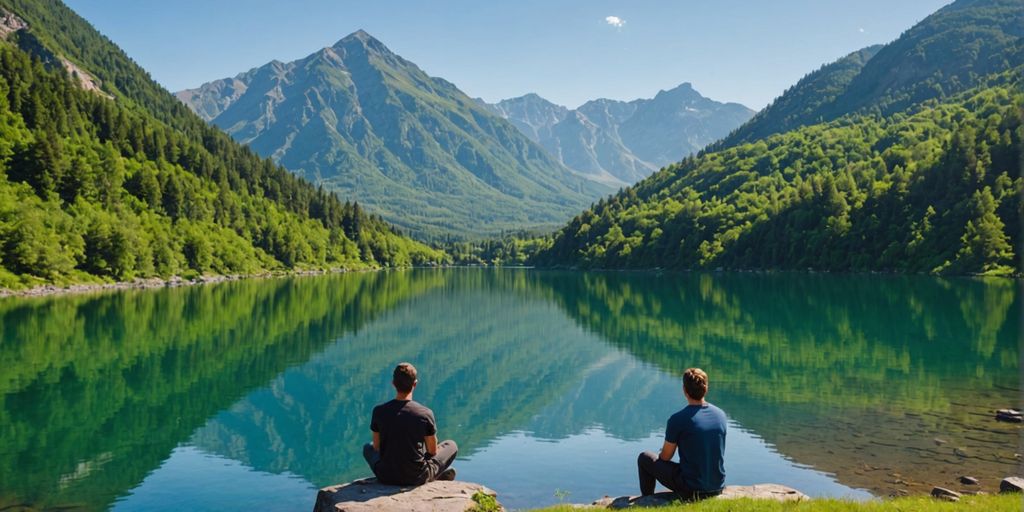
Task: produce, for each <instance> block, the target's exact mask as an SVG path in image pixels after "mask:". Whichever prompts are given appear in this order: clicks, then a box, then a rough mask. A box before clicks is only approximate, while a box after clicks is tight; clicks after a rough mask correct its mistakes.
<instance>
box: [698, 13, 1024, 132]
mask: <svg viewBox="0 0 1024 512" xmlns="http://www.w3.org/2000/svg"><path fill="white" fill-rule="evenodd" d="M1022 37H1024V7H1022V4H1021V2H1020V0H959V1H957V2H953V3H952V4H950V5H947V6H946V7H943V8H942V9H939V10H938V11H937V12H935V13H934V14H932V15H931V16H928V17H927V18H926V19H925V20H923V21H922V22H921V23H918V24H917V25H915V26H914V27H912V28H910V29H909V30H907V31H905V32H904V33H903V34H902V35H900V37H899V38H898V39H896V40H895V41H893V42H891V43H889V44H887V45H885V46H872V47H869V48H865V49H862V50H859V51H857V52H854V53H852V54H850V55H847V56H846V57H843V58H842V59H840V60H838V61H836V62H834V63H832V64H829V65H827V66H823V67H822V68H821V69H819V70H818V71H815V72H814V73H811V74H809V75H807V76H806V77H804V79H803V80H800V81H799V82H798V83H797V84H796V85H794V86H793V87H791V88H790V89H789V90H787V91H786V92H785V93H784V94H783V95H782V96H781V97H779V98H778V99H776V100H775V101H774V102H773V103H772V104H771V105H769V106H768V107H766V108H765V109H764V110H762V111H761V112H759V113H758V114H757V115H756V116H755V117H754V119H753V120H751V121H750V122H749V123H747V124H745V125H743V126H742V127H740V128H739V129H737V130H736V131H735V132H733V133H732V134H730V135H729V137H726V138H725V139H724V140H723V141H721V142H720V143H719V144H716V145H715V146H714V147H715V148H722V147H729V146H733V145H736V144H739V143H743V142H752V141H755V140H757V139H760V138H763V137H766V136H768V135H771V134H773V133H781V132H785V131H789V130H791V129H794V128H798V127H800V126H805V125H810V124H817V123H821V122H826V121H831V120H833V119H837V118H839V117H842V116H844V115H847V114H851V113H855V112H865V113H872V114H878V115H889V114H893V113H896V112H900V111H902V110H905V109H907V108H909V107H911V106H913V105H916V104H919V103H921V102H923V101H925V100H928V99H934V98H939V99H941V98H946V97H949V96H952V95H955V94H958V93H960V92H963V91H965V90H967V89H970V88H972V87H975V86H977V85H979V84H980V83H982V82H983V81H984V79H985V77H987V76H988V75H991V74H995V73H1000V72H1002V71H1005V70H1007V69H1010V68H1012V67H1014V66H1016V65H1020V64H1021V62H1024V55H1022V53H1024V45H1022V43H1021V38H1022Z"/></svg>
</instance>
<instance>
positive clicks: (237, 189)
mask: <svg viewBox="0 0 1024 512" xmlns="http://www.w3.org/2000/svg"><path fill="white" fill-rule="evenodd" d="M0 7H2V8H4V9H6V10H7V11H8V12H10V13H13V14H15V15H16V16H17V18H13V17H11V16H7V17H6V18H5V27H6V28H7V30H5V31H4V32H11V33H8V34H6V38H7V41H6V42H2V43H0V131H2V133H3V135H2V136H0V171H2V177H3V179H0V265H2V266H0V287H7V288H10V287H21V286H26V285H32V284H39V283H44V282H58V283H60V282H69V281H88V280H93V279H116V280H126V279H132V278H134V277H145V276H164V277H166V276H171V275H191V274H197V273H218V274H223V273H249V272H257V271H262V270H270V269H290V268H311V267H315V268H323V267H363V266H376V265H408V264H413V263H426V262H428V261H439V260H441V259H442V258H443V257H444V256H443V255H442V254H441V253H439V252H437V251H433V250H431V249H429V248H427V247H426V246H423V245H422V244H419V243H416V242H413V241H411V240H409V239H406V238H403V237H401V236H400V235H399V234H397V233H396V232H395V231H394V230H393V229H392V228H391V227H390V226H388V225H387V224H385V223H384V222H382V221H381V220H380V219H378V218H375V217H372V216H368V215H366V214H365V213H364V212H363V211H362V210H361V209H360V208H359V207H358V205H355V204H342V203H341V202H339V201H338V199H337V198H336V197H334V196H333V195H331V194H329V193H327V192H324V191H323V190H319V189H317V188H315V187H313V186H312V185H310V184H308V183H306V182H304V181H302V180H301V179H298V178H296V177H294V176H292V175H291V174H290V173H288V172H287V171H286V170H284V169H282V168H280V167H278V166H276V165H274V164H273V163H272V162H270V161H269V160H265V159H261V158H259V157H258V156H256V155H255V154H253V153H252V152H251V151H249V150H248V149H246V148H244V147H241V146H240V145H238V144H237V143H235V142H234V141H232V140H231V139H230V138H229V137H228V136H226V135H224V134H223V133H221V132H219V131H217V130H216V129H214V128H210V127H208V126H206V125H205V123H203V121H202V120H201V119H199V118H198V117H196V116H195V115H193V114H192V113H191V112H189V111H188V109H186V108H184V107H183V106H182V105H180V103H178V102H177V100H175V98H174V97H173V96H172V95H171V94H170V93H168V92H166V91H164V90H163V89H162V88H160V86H158V85H157V84H155V83H154V82H152V80H150V79H149V77H148V75H146V73H145V72H144V71H143V70H141V68H139V67H138V66H136V65H135V64H134V63H133V62H132V61H131V60H130V59H128V58H127V57H126V56H125V55H124V54H123V53H122V52H121V51H120V50H119V49H117V47H116V46H114V45H113V44H112V43H110V41H108V40H107V39H106V38H103V37H102V36H100V35H99V34H98V33H96V32H95V31H94V30H93V29H92V27H91V26H89V25H88V24H87V23H86V22H85V21H84V20H82V19H81V18H79V17H78V16H77V15H75V14H74V13H73V12H72V11H70V10H69V9H67V7H66V6H64V5H63V4H61V3H59V2H56V1H49V0H38V1H34V0H0ZM20 20H24V22H27V28H24V27H23V26H22V25H24V23H21V22H20ZM68 66H74V67H75V68H77V70H76V71H75V72H74V73H69V72H68V71H67V70H66V67H68ZM83 70H84V71H83ZM86 73H87V74H88V75H92V77H91V78H90V77H87V76H85V74H86ZM83 77H85V78H86V79H89V80H91V81H92V83H94V84H98V85H99V87H100V88H101V90H100V91H96V90H87V88H86V87H83V86H82V81H83Z"/></svg>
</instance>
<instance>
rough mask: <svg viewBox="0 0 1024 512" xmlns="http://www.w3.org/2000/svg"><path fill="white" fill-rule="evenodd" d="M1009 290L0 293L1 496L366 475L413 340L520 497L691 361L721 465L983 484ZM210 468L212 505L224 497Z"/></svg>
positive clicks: (458, 430)
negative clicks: (205, 477)
mask: <svg viewBox="0 0 1024 512" xmlns="http://www.w3.org/2000/svg"><path fill="white" fill-rule="evenodd" d="M1019 296H1020V294H1019V293H1018V290H1017V288H1016V283H1014V282H1012V281H1005V280H996V281H981V280H942V279H933V278H923V277H867V276H820V275H819V276H814V275H811V276H807V275H797V274H792V275H790V274H787V275H744V274H721V275H690V274H683V275H653V274H620V273H609V274H603V273H602V274H595V273H569V272H564V273H563V272H539V271H525V270H518V271H516V270H499V271H492V270H452V271H411V272H398V273H378V274H357V275H345V276H329V277H319V278H303V279H293V280H267V281H248V282H239V283H227V284H223V285H217V286H209V287H200V288H190V289H177V290H161V291H146V292H131V293H118V294H109V295H102V296H91V297H62V298H47V299H17V300H5V301H0V333H2V335H3V338H2V344H0V438H2V440H3V442H2V443H0V482H2V484H0V505H6V504H15V503H27V504H31V505H32V506H36V507H44V506H51V505H68V504H79V505H81V506H82V507H83V508H86V509H104V508H108V507H110V506H111V504H112V503H113V502H114V501H115V500H116V499H118V497H119V496H121V497H124V496H127V495H128V494H129V493H132V495H131V496H128V497H126V498H123V499H122V501H121V503H120V506H121V507H125V508H128V509H148V508H153V507H158V503H160V502H157V501H152V500H150V501H145V500H142V499H141V498H140V496H144V495H147V494H149V493H146V492H143V491H144V490H145V489H147V488H150V489H151V488H152V487H151V486H152V485H153V481H154V479H156V482H157V483H160V482H167V481H171V482H174V481H176V482H178V483H179V484H180V486H179V487H176V488H177V489H178V490H179V492H183V493H189V492H190V491H189V487H188V483H189V482H194V478H195V475H194V474H190V472H189V471H186V470H182V469H181V468H187V467H191V468H193V470H190V471H194V469H195V467H196V465H197V464H199V465H201V463H202V461H215V462H209V464H217V463H220V462H216V461H224V460H227V461H235V462H237V463H241V464H243V465H244V468H243V469H245V468H248V469H245V470H244V471H243V470H239V471H236V472H230V473H229V474H233V475H236V476H235V477H225V478H227V479H228V480H231V479H232V478H235V479H236V480H237V481H238V482H241V481H246V482H250V481H252V482H255V481H256V480H252V479H253V478H256V477H254V476H253V475H259V478H270V476H273V475H286V478H287V479H289V481H296V482H298V481H301V482H302V483H301V484H300V483H294V484H293V483H288V484H281V489H287V492H286V491H284V490H282V492H281V495H282V496H283V495H285V494H287V495H289V496H293V497H294V496H298V495H301V494H302V489H307V488H311V486H313V485H316V486H319V485H326V484H329V483H334V482H337V481H342V480H348V479H351V478H354V477H357V476H362V475H363V474H365V469H364V468H363V467H362V460H361V457H360V456H359V454H358V451H357V448H358V446H359V443H361V442H362V441H363V440H364V438H365V437H366V434H367V429H368V426H367V424H366V421H367V420H366V418H367V416H368V413H369V410H370V408H372V406H373V405H374V404H375V403H377V402H379V401H381V400H384V399H386V398H387V393H388V391H387V382H388V378H389V368H390V367H391V366H392V365H393V364H394V363H395V362H396V361H398V360H402V359H408V360H412V361H415V362H416V363H417V366H418V367H419V368H420V370H421V373H422V374H423V375H424V379H423V382H422V385H421V387H420V388H419V390H418V395H417V398H418V399H421V400H422V401H424V402H426V403H428V404H429V405H430V406H431V407H432V408H434V410H435V412H436V413H437V416H438V419H439V422H440V428H441V429H442V435H445V436H451V437H455V438H456V439H458V440H459V442H460V446H461V447H462V449H463V455H464V456H465V457H466V459H467V462H465V463H464V470H460V471H464V473H463V475H464V476H466V477H467V478H470V477H472V476H473V474H476V475H477V476H479V477H480V479H496V480H498V481H495V482H488V481H484V483H487V484H490V485H492V486H494V487H496V488H498V489H499V490H504V489H505V488H508V492H509V493H511V494H512V495H522V496H523V498H522V500H524V501H523V503H526V504H532V503H535V502H536V501H537V500H539V499H540V498H539V496H540V495H538V494H536V493H534V494H532V495H531V494H530V492H531V491H530V489H527V488H526V487H524V486H521V485H520V486H516V485H515V484H513V483H512V482H513V481H526V480H528V479H529V478H541V479H542V480H545V481H547V482H548V483H549V484H550V485H549V486H555V487H557V486H559V485H562V484H560V482H559V480H562V479H564V478H565V473H564V470H563V469H559V468H560V466H559V463H560V462H558V461H551V462H550V463H547V464H543V463H540V464H539V463H536V462H534V463H532V464H531V463H528V462H516V460H518V459H517V458H516V457H513V456H511V455H508V454H509V453H513V452H514V453H517V454H520V455H527V454H530V453H533V452H531V450H536V453H538V454H543V453H544V451H543V450H541V448H543V446H542V445H543V444H545V443H546V445H547V446H548V447H549V448H550V450H549V451H551V452H552V453H554V452H558V450H561V449H562V448H565V447H567V446H570V445H571V446H575V445H576V444H579V443H584V444H585V443H587V442H592V443H597V444H596V445H595V446H609V447H614V450H613V451H615V450H617V451H615V453H616V454H617V455H615V456H616V457H622V456H624V455H623V454H626V453H627V452H628V453H631V452H634V451H636V450H637V448H638V447H641V446H642V447H643V448H649V446H647V445H648V444H650V443H651V442H656V439H655V438H656V433H658V432H660V430H661V429H662V428H663V426H664V420H665V418H666V417H667V415H668V414H669V413H670V412H671V411H672V410H674V408H676V407H678V401H677V400H678V383H677V381H676V378H675V377H674V375H677V374H678V373H679V371H680V370H681V369H683V368H686V367H687V366H690V365H695V364H699V365H701V366H703V367H704V368H705V369H707V370H708V371H709V373H711V375H712V391H711V397H712V399H713V400H714V401H715V402H716V403H718V404H719V405H721V406H722V407H723V408H724V409H725V410H726V411H727V412H728V413H729V415H730V417H731V418H732V419H733V420H734V421H736V422H737V425H738V426H739V427H742V428H741V429H740V428H738V429H737V432H740V431H741V430H745V431H746V433H745V434H743V436H739V437H736V438H735V439H741V438H742V439H745V440H747V441H748V442H749V444H747V445H744V444H743V442H740V441H738V442H737V444H733V445H731V446H733V447H738V446H748V447H749V449H747V450H743V451H739V452H737V453H735V454H731V455H730V457H731V458H730V461H729V465H730V467H731V468H733V469H731V470H730V475H731V476H730V483H741V482H739V481H737V480H733V479H734V478H743V477H744V476H743V475H746V477H748V478H751V479H755V480H756V479H757V477H758V476H760V480H773V479H777V477H778V476H779V475H780V474H782V473H784V472H785V471H792V476H791V478H793V479H796V480H794V481H798V482H800V485H806V486H810V487H812V488H805V490H806V491H808V492H811V493H815V494H842V493H844V492H847V491H848V490H849V487H862V488H868V489H871V490H873V491H874V492H875V493H878V494H887V493H891V492H896V491H899V490H901V489H906V490H910V491H914V492H920V491H922V490H923V491H924V492H926V491H927V490H928V489H927V488H930V487H929V486H930V485H935V484H942V483H946V480H951V479H953V478H955V476H958V475H959V474H961V473H964V472H970V473H972V474H974V475H975V476H979V477H980V478H982V481H983V484H986V485H989V486H994V485H995V483H997V482H998V479H999V478H1001V477H1002V476H1005V475H1006V474H1010V473H1014V472H1017V473H1019V472H1020V465H1019V464H1020V463H1019V459H1017V458H1015V457H1014V453H1020V452H1021V451H1022V450H1021V449H1020V447H1019V446H1020V439H1021V438H1020V433H1021V429H1020V428H1019V427H1017V426H1015V425H1007V424H1001V423H995V422H993V421H992V420H991V419H990V415H989V414H988V413H987V411H988V410H989V409H993V408H997V407H1005V406H1011V405H1013V404H1019V403H1020V398H1019V368H1020V364H1019V356H1020V350H1019V344H1018V340H1019V336H1020V326H1019V323H1018V318H1017V315H1016V312H1019V311H1020V308H1021V305H1020V302H1019ZM652 435H654V436H655V438H652ZM744 436H745V437H744ZM652 439H655V441H651V440H652ZM762 439H763V442H762V441H760V440H762ZM588 440H589V441H588ZM755 441H756V442H755ZM758 442H759V443H761V444H760V445H758V444H757V443H758ZM764 442H767V444H764ZM524 443H527V444H530V446H533V447H534V448H530V449H527V448H526V447H525V445H524ZM757 446H763V449H760V451H758V449H757ZM510 447H513V448H512V452H510V451H509V450H510ZM516 447H518V448H516ZM553 447H558V449H555V448H553ZM774 450H777V451H778V452H780V453H781V454H782V455H783V456H784V457H786V458H781V457H779V455H778V454H777V453H775V452H774ZM558 453H561V452H558ZM196 454H200V455H196ZM503 454H505V455H503ZM755 454H761V455H759V456H755ZM765 454H767V455H765ZM598 456H600V452H598ZM216 457H221V459H217V458H216ZM758 457H760V458H758ZM520 458H522V457H520ZM631 458H632V456H630V457H629V459H631ZM179 459H181V460H179ZM182 461H184V462H185V463H184V464H179V462H182ZM196 461H199V462H196ZM624 464H626V466H625V467H626V468H627V469H626V471H627V472H628V473H629V474H632V468H631V467H630V466H629V465H630V464H632V460H626V461H625V462H624ZM802 466H811V467H813V468H815V470H816V471H811V470H809V469H805V468H803V467H802ZM158 468H159V469H158ZM586 468H587V471H590V473H588V474H589V475H591V476H595V478H598V480H601V482H603V483H600V485H604V486H605V487H604V489H605V491H604V492H615V490H614V489H611V488H608V487H609V486H610V485H611V483H612V482H618V481H621V480H622V478H620V477H619V476H617V475H618V473H615V471H620V470H621V466H620V465H619V463H618V462H614V463H611V462H609V461H603V462H602V463H600V464H599V463H594V464H587V465H586ZM822 472H824V473H822ZM466 473H468V474H466ZM826 474H834V475H836V477H835V478H836V479H838V484H837V483H836V482H835V481H834V479H833V478H831V477H828V476H827V475H826ZM147 475H150V476H149V477H148V478H147ZM268 475H269V476H268ZM289 475H290V476H289ZM503 475H504V477H503ZM516 475H519V477H518V480H517V479H516V478H515V476H516ZM161 478H164V479H167V480H160V479H161ZM175 478H177V480H175ZM144 479H146V480H145V483H144V484H142V485H141V487H140V482H143V480H144ZM296 479H298V480H296ZM801 479H802V480H801ZM257 480H258V479H257ZM259 481H262V480H259ZM236 483H237V482H236ZM201 484H205V485H202V488H201V489H200V488H198V487H196V488H194V489H193V491H195V492H197V493H198V492H201V494H203V495H204V496H208V497H209V499H207V500H205V501H202V500H200V501H201V502H202V503H206V504H207V505H208V506H210V507H211V508H216V506H215V505H213V504H215V503H223V502H224V501H223V500H227V499H228V497H229V496H231V495H232V494H231V492H230V491H229V490H228V486H229V485H230V484H231V482H225V484H224V485H223V486H220V485H221V484H218V485H212V486H211V485H209V484H208V481H204V482H196V485H201ZM841 484H845V486H849V487H845V486H844V485H841ZM259 485H263V484H259ZM627 485H629V488H630V489H631V488H632V481H629V482H627ZM147 486H150V487H147ZM218 486H220V489H221V491H220V492H219V491H218V490H217V489H218ZM568 486H569V485H568V484H565V485H563V486H562V488H566V487H568ZM166 487H167V486H166V485H165V486H164V488H166ZM925 487H927V488H925ZM235 490H236V491H237V488H236V489H235ZM542 492H543V493H549V490H544V491H542ZM575 492H576V493H577V494H575V495H574V496H573V498H579V499H587V498H590V497H591V496H588V495H587V493H598V492H600V488H598V487H590V488H585V487H581V488H577V490H576V491H575ZM550 498H551V499H548V500H546V502H551V501H552V500H553V496H551V497H550ZM282 499H284V498H283V497H282ZM289 499H296V498H289ZM309 499H310V500H311V499H312V498H311V497H310V498H309ZM218 500H221V501H218ZM200 501H197V503H200ZM268 506H269V503H268ZM303 506H305V505H303Z"/></svg>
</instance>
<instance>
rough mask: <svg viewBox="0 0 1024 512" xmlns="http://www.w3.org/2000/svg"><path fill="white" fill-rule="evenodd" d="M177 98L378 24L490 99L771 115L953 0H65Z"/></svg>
mask: <svg viewBox="0 0 1024 512" xmlns="http://www.w3.org/2000/svg"><path fill="white" fill-rule="evenodd" d="M66 1H67V3H68V4H69V5H70V6H71V8H73V9H75V10H76V11H77V12H78V13H79V14H81V15H82V16H84V17H85V18H86V19H87V20H89V21H90V22H91V23H92V24H93V25H95V26H96V27H97V28H98V29H99V30H100V31H101V32H103V34H105V35H106V36H108V37H109V38H111V39H112V40H113V41H114V42H115V43H117V44H118V45H119V46H121V48H123V49H124V50H125V51H126V52H128V54H129V55H130V56H132V58H134V59H135V60H136V61H137V62H138V63H140V64H141V65H142V66H143V67H145V68H146V69H147V70H148V71H149V72H150V73H151V74H152V75H153V77H154V78H155V79H156V80H157V81H159V82H160V83H161V84H163V85H164V86H166V87H167V88H168V89H170V90H172V91H174V90H180V89H183V88H190V87H196V86H198V85H200V84H202V83H204V82H207V81H210V80H215V79H218V78H224V77H228V76H234V75H236V74H238V73H239V72H242V71H245V70H248V69H250V68H252V67H255V66H259V65H262V64H265V63H267V62H269V61H270V60H272V59H278V60H282V61H289V60H294V59H297V58H300V57H303V56H305V55H308V54H310V53H312V52H314V51H316V50H317V49H319V48H322V47H324V46H330V45H331V44H333V43H334V42H335V41H337V40H338V39H341V38H342V37H344V36H345V35H347V34H349V33H351V32H354V31H355V30H357V29H360V28H362V29H365V30H366V31H368V32H369V33H370V34H372V35H373V36H375V37H377V38H378V39H380V40H381V41H383V42H384V44H386V45H387V46H388V47H389V48H391V49H392V50H393V51H395V52H396V53H398V54H399V55H402V56H403V57H405V58H406V59H409V60H411V61H413V62H415V63H416V64H418V65H419V66H420V67H421V68H423V69H424V70H425V71H426V72H427V73H429V74H431V75H434V76H440V77H443V78H445V79H447V80H450V81H451V82H454V83H455V84H456V85H457V86H459V87H460V88H461V89H462V90H463V91H465V92H466V93H467V94H469V95H470V96H479V97H483V98H484V99H486V100H488V101H495V100H498V99H502V98H508V97H513V96H519V95H522V94H525V93H528V92H535V93H538V94H540V95H541V96H544V97H545V98H547V99H549V100H551V101H554V102H556V103H559V104H563V105H566V106H569V107H576V106H578V105H579V104H581V103H583V102H585V101H587V100H590V99H594V98H600V97H605V98H615V99H634V98H642V97H651V96H653V95H654V94H655V93H657V92H658V90H660V89H670V88H672V87H674V86H676V85H678V84H680V83H682V82H691V83H693V85H694V87H695V88H696V89H697V90H698V91H700V92H701V93H702V94H704V95H705V96H708V97H711V98H713V99H716V100H720V101H738V102H740V103H743V104H745V105H747V106H749V107H751V108H755V109H759V108H761V107H763V106H764V105H766V104H767V103H768V102H770V101H771V100H772V99H773V98H774V97H776V96H778V95H779V94H780V93H782V91H783V90H785V88H786V87H788V86H790V85H792V84H793V83H795V82H796V81H797V80H798V79H799V78H800V77H802V76H803V75H805V74H806V73H808V72H810V71H812V70H814V69H817V68H818V67H819V66H821V65H822V64H824V63H826V62H830V61H832V60H835V59H837V58H839V57H841V56H843V55H845V54H847V53H849V52H851V51H854V50H856V49H859V48H862V47H864V46H868V45H870V44H875V43H885V42H889V41H891V40H893V39H895V38H896V37H898V36H899V34H900V33H901V32H903V31H904V30H906V29H907V28H910V26H911V25H913V24H914V23H916V22H918V21H920V20H921V19H922V18H924V17H925V16H927V15H928V14H930V13H932V12H934V11H935V10H937V9H938V8H940V7H941V6H942V5H944V4H946V3H948V1H949V0H858V1H856V2H850V1H840V0H770V1H767V0H756V1H755V0H744V1H741V0H572V1H570V0H516V1H496V0H430V1H424V0H362V1H358V2H356V1H349V0H293V1H271V0H245V1H241V0H239V1H232V2H229V1H226V0H174V1H172V0H163V1H158V0H66Z"/></svg>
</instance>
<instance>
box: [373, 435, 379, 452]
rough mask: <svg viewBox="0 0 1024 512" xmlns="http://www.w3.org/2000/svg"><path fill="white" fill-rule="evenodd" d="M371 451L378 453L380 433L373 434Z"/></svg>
mask: <svg viewBox="0 0 1024 512" xmlns="http://www.w3.org/2000/svg"><path fill="white" fill-rule="evenodd" d="M373 449H374V451H377V452H379V451H380V432H374V433H373Z"/></svg>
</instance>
